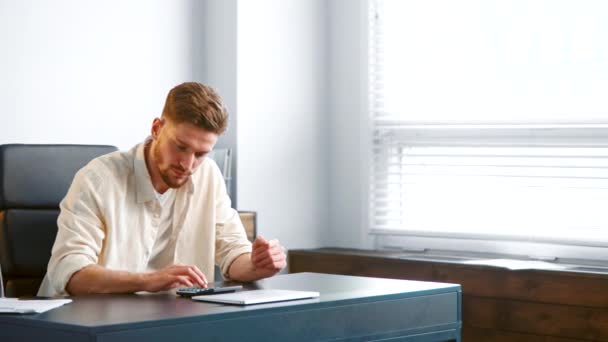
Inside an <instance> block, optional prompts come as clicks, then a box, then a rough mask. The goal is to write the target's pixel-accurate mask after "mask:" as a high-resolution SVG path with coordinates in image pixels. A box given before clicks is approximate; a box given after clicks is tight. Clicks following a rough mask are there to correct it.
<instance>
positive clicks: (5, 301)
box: [0, 298, 72, 314]
mask: <svg viewBox="0 0 608 342" xmlns="http://www.w3.org/2000/svg"><path fill="white" fill-rule="evenodd" d="M71 301H72V300H71V299H42V300H35V299H34V300H29V299H28V300H19V299H18V298H0V313H16V314H19V313H31V311H35V313H42V312H45V311H49V310H51V309H54V308H57V307H60V306H62V305H64V304H67V303H70V302H71Z"/></svg>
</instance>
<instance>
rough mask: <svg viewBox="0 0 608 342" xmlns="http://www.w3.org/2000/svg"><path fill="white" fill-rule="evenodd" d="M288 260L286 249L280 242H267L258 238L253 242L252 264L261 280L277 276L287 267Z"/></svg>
mask: <svg viewBox="0 0 608 342" xmlns="http://www.w3.org/2000/svg"><path fill="white" fill-rule="evenodd" d="M286 260H287V258H286V256H285V248H283V246H281V245H280V244H279V240H276V239H273V240H266V239H264V238H263V237H262V236H258V237H257V238H256V239H255V241H254V242H253V250H252V251H251V263H252V264H253V267H254V268H255V273H256V274H257V275H258V276H259V277H260V278H267V277H270V276H273V275H275V274H277V273H278V272H279V271H280V270H282V269H283V268H284V267H285V266H286V265H287V261H286Z"/></svg>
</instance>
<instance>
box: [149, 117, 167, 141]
mask: <svg viewBox="0 0 608 342" xmlns="http://www.w3.org/2000/svg"><path fill="white" fill-rule="evenodd" d="M164 123H165V120H163V119H159V118H154V121H152V130H151V134H152V139H154V140H156V139H157V138H158V136H159V135H160V130H161V128H162V127H163V125H164Z"/></svg>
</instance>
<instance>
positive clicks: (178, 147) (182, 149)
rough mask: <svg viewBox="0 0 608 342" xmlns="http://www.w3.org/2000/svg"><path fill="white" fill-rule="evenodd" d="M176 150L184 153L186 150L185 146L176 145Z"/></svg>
mask: <svg viewBox="0 0 608 342" xmlns="http://www.w3.org/2000/svg"><path fill="white" fill-rule="evenodd" d="M177 149H178V150H180V151H185V150H186V146H180V145H177Z"/></svg>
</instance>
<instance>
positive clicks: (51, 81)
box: [0, 0, 331, 248]
mask: <svg viewBox="0 0 608 342" xmlns="http://www.w3.org/2000/svg"><path fill="white" fill-rule="evenodd" d="M326 16H327V1H326V0H256V1H237V0H204V1H196V0H195V1H192V0H190V1H186V0H182V1H175V0H172V1H163V0H141V1H135V0H129V1H117V0H113V1H105V2H102V1H92V0H84V1H82V0H80V1H77V0H73V1H70V0H55V1H52V2H49V1H42V0H39V1H33V0H24V1H12V0H0V42H2V46H0V51H1V53H0V102H1V103H2V104H3V106H2V112H1V113H0V119H1V121H0V122H1V124H0V143H83V144H113V145H117V146H118V147H120V148H122V149H127V148H129V147H131V146H132V145H133V144H135V143H137V142H139V141H141V140H142V139H143V138H144V137H145V136H146V135H147V134H148V132H149V126H150V123H151V121H152V118H153V117H155V116H157V115H159V114H160V112H161V110H162V106H163V103H164V99H165V96H166V93H167V91H168V90H169V89H170V88H171V87H172V86H174V85H175V84H177V83H179V82H183V81H186V80H196V81H201V82H204V83H208V84H210V85H212V86H214V87H216V88H217V89H218V90H219V92H220V94H221V95H222V97H223V98H224V100H225V102H226V103H227V106H228V108H229V110H230V113H231V121H230V127H229V131H228V132H227V135H226V136H225V137H223V138H222V139H223V140H222V142H221V144H222V145H224V146H236V151H237V160H236V164H237V165H238V167H237V170H236V171H237V172H238V194H237V198H238V200H239V203H238V208H239V209H249V210H255V211H257V212H258V224H259V232H260V233H261V234H263V235H264V236H266V237H269V238H274V237H276V238H279V239H280V240H281V242H282V243H283V244H284V245H285V246H286V247H287V248H311V247H319V246H322V245H328V242H327V239H328V237H329V235H330V234H331V231H330V229H329V225H328V206H329V201H328V198H329V190H328V189H330V188H329V184H330V181H329V179H328V172H327V171H328V169H329V165H328V163H329V161H328V150H329V147H328V133H329V125H330V120H329V119H328V116H327V98H328V94H327V92H326V91H327V58H328V56H327V45H328V41H327V38H326V33H327V17H326ZM237 123H238V126H237Z"/></svg>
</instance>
